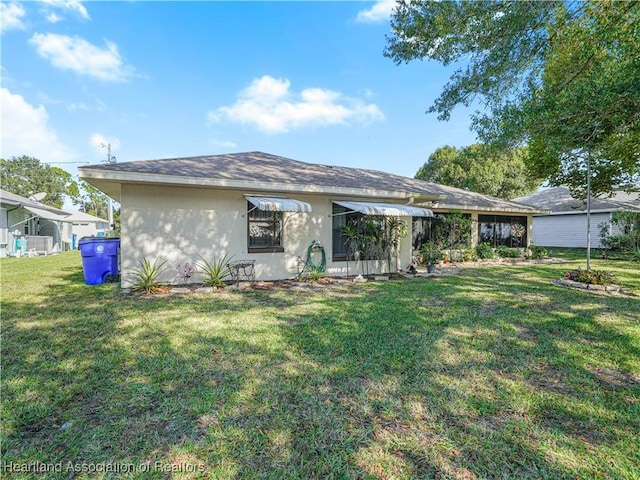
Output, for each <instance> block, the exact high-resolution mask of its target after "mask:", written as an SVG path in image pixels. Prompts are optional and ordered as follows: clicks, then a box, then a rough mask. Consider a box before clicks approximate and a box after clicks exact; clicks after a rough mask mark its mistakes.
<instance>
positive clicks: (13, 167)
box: [0, 155, 79, 208]
mask: <svg viewBox="0 0 640 480" xmlns="http://www.w3.org/2000/svg"><path fill="white" fill-rule="evenodd" d="M0 182H1V184H2V188H3V189H4V190H6V191H8V192H11V193H15V194H17V195H21V196H23V197H29V196H31V195H33V194H35V193H40V192H44V193H46V194H47V196H46V197H45V198H44V199H43V200H42V203H44V204H46V205H51V206H52V207H56V208H61V207H62V205H63V204H64V201H65V197H69V198H71V199H74V198H77V197H78V195H79V190H78V184H77V183H76V182H75V181H74V180H73V177H72V175H71V174H70V173H69V172H67V171H66V170H63V169H61V168H58V167H51V166H49V165H46V164H42V163H40V160H38V159H37V158H33V157H28V156H26V155H23V156H21V157H12V158H11V159H10V160H5V159H4V158H0Z"/></svg>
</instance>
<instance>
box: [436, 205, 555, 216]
mask: <svg viewBox="0 0 640 480" xmlns="http://www.w3.org/2000/svg"><path fill="white" fill-rule="evenodd" d="M430 208H434V209H437V210H440V209H442V210H462V211H472V212H501V213H513V212H518V213H523V214H532V215H537V214H545V213H549V212H550V210H542V209H525V208H518V207H514V208H506V207H490V206H486V205H484V206H483V205H466V204H454V203H437V204H436V205H432V206H431V207H430Z"/></svg>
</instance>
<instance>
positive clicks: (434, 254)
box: [420, 242, 442, 273]
mask: <svg viewBox="0 0 640 480" xmlns="http://www.w3.org/2000/svg"><path fill="white" fill-rule="evenodd" d="M420 257H421V258H422V263H423V264H424V265H426V266H427V272H429V273H433V271H434V270H435V268H436V267H435V264H436V262H437V261H438V260H442V250H441V248H440V245H438V244H437V243H435V242H427V243H423V244H422V247H420Z"/></svg>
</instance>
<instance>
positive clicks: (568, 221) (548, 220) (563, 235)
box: [532, 213, 610, 248]
mask: <svg viewBox="0 0 640 480" xmlns="http://www.w3.org/2000/svg"><path fill="white" fill-rule="evenodd" d="M602 222H606V223H610V214H609V213H595V214H592V215H591V228H590V233H591V235H590V236H591V247H592V248H602V245H601V243H600V227H599V225H600V224H601V223H602ZM532 243H533V244H534V245H539V246H541V247H579V248H586V247H587V216H586V214H573V215H544V216H534V217H533V242H532Z"/></svg>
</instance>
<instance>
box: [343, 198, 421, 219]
mask: <svg viewBox="0 0 640 480" xmlns="http://www.w3.org/2000/svg"><path fill="white" fill-rule="evenodd" d="M333 203H335V204H336V205H340V206H341V207H344V208H346V209H348V210H350V211H352V212H358V213H361V214H363V215H377V216H380V217H433V212H432V211H431V210H429V209H428V208H422V207H414V206H413V205H399V204H397V203H380V202H351V201H342V200H340V201H337V200H336V201H334V202H333Z"/></svg>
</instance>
